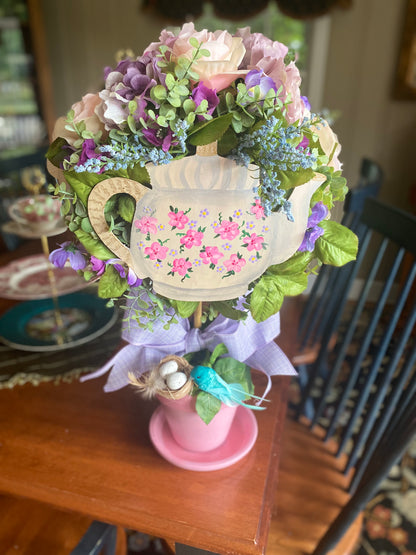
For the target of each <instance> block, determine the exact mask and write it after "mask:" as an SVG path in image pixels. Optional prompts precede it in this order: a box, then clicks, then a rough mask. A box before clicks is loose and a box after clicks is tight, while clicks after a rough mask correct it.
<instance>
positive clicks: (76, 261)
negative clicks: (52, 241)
mask: <svg viewBox="0 0 416 555" xmlns="http://www.w3.org/2000/svg"><path fill="white" fill-rule="evenodd" d="M49 261H50V262H51V263H52V264H53V265H54V266H56V267H57V268H63V267H64V266H65V264H66V262H67V261H69V264H70V265H71V268H72V269H73V270H83V269H84V268H85V266H86V265H87V259H86V258H85V255H84V253H83V252H82V251H81V249H79V248H78V247H77V246H76V245H74V243H71V241H65V242H64V243H62V244H60V245H59V249H55V250H54V251H52V252H51V253H50V255H49Z"/></svg>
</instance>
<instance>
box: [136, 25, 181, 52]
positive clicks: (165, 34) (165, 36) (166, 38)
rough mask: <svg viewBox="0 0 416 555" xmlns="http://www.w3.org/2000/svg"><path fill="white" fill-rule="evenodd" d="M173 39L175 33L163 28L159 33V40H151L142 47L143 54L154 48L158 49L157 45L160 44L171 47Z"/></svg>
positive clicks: (174, 38)
mask: <svg viewBox="0 0 416 555" xmlns="http://www.w3.org/2000/svg"><path fill="white" fill-rule="evenodd" d="M175 41H176V35H174V34H173V33H172V31H168V30H167V29H163V30H162V32H161V33H160V37H159V41H158V42H152V43H151V44H149V46H148V47H147V48H145V49H144V51H143V55H145V54H149V53H150V52H155V50H159V47H160V46H162V45H166V46H169V48H172V46H173V45H174V44H175ZM157 53H159V52H157Z"/></svg>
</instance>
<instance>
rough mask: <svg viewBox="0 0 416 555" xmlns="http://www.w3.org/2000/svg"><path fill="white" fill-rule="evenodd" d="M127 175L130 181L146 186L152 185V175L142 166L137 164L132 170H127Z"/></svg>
mask: <svg viewBox="0 0 416 555" xmlns="http://www.w3.org/2000/svg"><path fill="white" fill-rule="evenodd" d="M127 175H128V177H129V179H133V181H138V182H139V183H142V184H143V185H145V184H146V183H150V175H149V172H148V171H147V169H146V168H144V167H142V166H141V165H140V164H136V165H135V166H133V167H132V168H128V169H127Z"/></svg>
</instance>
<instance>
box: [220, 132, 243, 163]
mask: <svg viewBox="0 0 416 555" xmlns="http://www.w3.org/2000/svg"><path fill="white" fill-rule="evenodd" d="M237 144H238V139H237V135H236V134H235V132H234V130H233V129H232V127H229V128H228V129H227V130H226V131H225V133H224V134H223V136H222V137H221V138H220V139H219V141H218V154H219V155H220V156H225V155H226V154H228V153H229V152H230V151H231V150H232V149H233V148H235V147H236V146H237Z"/></svg>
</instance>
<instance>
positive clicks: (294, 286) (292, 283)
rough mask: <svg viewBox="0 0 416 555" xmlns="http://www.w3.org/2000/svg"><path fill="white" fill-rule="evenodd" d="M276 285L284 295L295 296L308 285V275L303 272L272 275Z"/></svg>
mask: <svg viewBox="0 0 416 555" xmlns="http://www.w3.org/2000/svg"><path fill="white" fill-rule="evenodd" d="M274 278H275V280H276V286H277V287H278V288H279V289H280V291H281V292H282V293H283V295H284V296H288V297H295V296H296V295H300V294H301V293H303V291H305V289H306V288H307V286H308V276H307V274H305V273H304V272H301V273H299V274H281V275H279V276H274Z"/></svg>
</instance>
